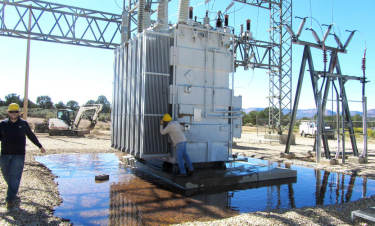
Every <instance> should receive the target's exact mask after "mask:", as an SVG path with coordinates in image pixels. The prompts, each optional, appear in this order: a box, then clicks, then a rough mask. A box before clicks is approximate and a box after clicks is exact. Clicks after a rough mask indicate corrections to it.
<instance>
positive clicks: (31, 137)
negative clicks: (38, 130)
mask: <svg viewBox="0 0 375 226" xmlns="http://www.w3.org/2000/svg"><path fill="white" fill-rule="evenodd" d="M25 128H26V136H27V138H29V140H31V142H33V143H34V144H35V145H36V146H38V148H39V149H40V151H41V152H43V153H44V152H45V150H44V148H43V146H42V145H41V144H40V142H39V140H38V138H37V137H36V136H35V134H34V133H33V131H31V129H30V126H29V124H28V123H27V122H25Z"/></svg>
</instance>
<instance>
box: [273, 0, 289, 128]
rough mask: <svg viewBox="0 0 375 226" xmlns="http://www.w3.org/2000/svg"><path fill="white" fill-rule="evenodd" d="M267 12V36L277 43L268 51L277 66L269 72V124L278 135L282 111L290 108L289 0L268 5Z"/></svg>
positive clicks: (279, 0) (285, 111)
mask: <svg viewBox="0 0 375 226" xmlns="http://www.w3.org/2000/svg"><path fill="white" fill-rule="evenodd" d="M270 15H271V16H270V19H271V22H270V26H271V27H270V39H271V42H272V43H275V44H277V45H276V46H274V47H273V48H272V50H271V55H270V64H271V65H278V68H277V69H276V70H275V69H270V74H269V108H270V113H269V126H270V127H271V128H272V129H277V132H278V133H279V134H281V133H282V128H281V126H282V123H283V122H282V120H283V119H282V114H283V113H288V114H289V113H290V109H291V108H292V40H291V36H290V34H289V33H288V32H287V30H286V29H284V26H283V25H285V24H287V25H289V26H290V27H292V0H278V2H277V3H276V4H270ZM288 123H289V120H288Z"/></svg>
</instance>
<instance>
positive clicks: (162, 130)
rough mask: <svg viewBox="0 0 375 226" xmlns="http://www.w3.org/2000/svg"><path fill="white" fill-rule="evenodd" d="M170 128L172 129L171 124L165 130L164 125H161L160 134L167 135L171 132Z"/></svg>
mask: <svg viewBox="0 0 375 226" xmlns="http://www.w3.org/2000/svg"><path fill="white" fill-rule="evenodd" d="M169 127H170V126H169V124H168V125H167V126H166V127H165V128H163V125H160V133H161V135H165V134H167V133H168V132H169Z"/></svg>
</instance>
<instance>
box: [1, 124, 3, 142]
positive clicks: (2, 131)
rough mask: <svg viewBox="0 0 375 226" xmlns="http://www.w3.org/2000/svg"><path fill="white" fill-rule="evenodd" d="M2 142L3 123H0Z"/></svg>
mask: <svg viewBox="0 0 375 226" xmlns="http://www.w3.org/2000/svg"><path fill="white" fill-rule="evenodd" d="M2 140H3V123H2V122H0V142H1V141H2Z"/></svg>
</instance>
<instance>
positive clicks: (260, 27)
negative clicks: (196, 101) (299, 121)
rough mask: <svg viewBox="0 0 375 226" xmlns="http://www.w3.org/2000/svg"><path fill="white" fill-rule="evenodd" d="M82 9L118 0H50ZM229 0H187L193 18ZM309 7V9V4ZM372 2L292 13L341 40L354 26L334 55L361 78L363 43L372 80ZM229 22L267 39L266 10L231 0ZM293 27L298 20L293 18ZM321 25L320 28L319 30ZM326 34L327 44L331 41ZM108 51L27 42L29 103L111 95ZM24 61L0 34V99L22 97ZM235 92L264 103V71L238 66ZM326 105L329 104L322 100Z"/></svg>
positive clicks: (300, 4)
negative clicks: (342, 50) (327, 27)
mask: <svg viewBox="0 0 375 226" xmlns="http://www.w3.org/2000/svg"><path fill="white" fill-rule="evenodd" d="M52 2H58V3H63V4H66V5H73V6H78V7H83V8H89V9H95V10H101V11H106V12H113V13H117V14H120V13H121V9H120V8H119V7H118V6H117V5H121V2H122V1H121V0H117V3H116V2H115V0H107V1H103V0H64V1H62V0H60V1H56V0H55V1H52ZM230 2H231V1H230V0H226V1H224V0H220V1H218V0H216V1H215V0H212V1H211V2H210V3H209V4H208V5H205V4H204V0H199V1H198V0H191V1H190V5H192V6H195V11H194V14H195V15H197V16H198V18H202V17H203V16H204V12H205V11H206V9H208V10H210V11H211V12H212V14H211V15H212V19H213V18H214V12H215V11H217V10H222V11H223V10H224V9H225V8H226V7H227V5H228V4H229V3H230ZM177 6H178V1H177V0H173V1H172V2H171V3H170V5H169V12H170V13H169V16H170V18H169V20H170V21H175V18H176V16H177ZM310 6H311V7H310ZM374 6H375V1H373V0H363V1H361V3H357V2H355V1H349V0H294V2H293V13H294V16H300V17H304V16H311V15H312V17H314V19H315V20H316V21H318V22H319V23H320V24H330V23H333V24H334V26H335V32H336V34H337V35H338V36H339V37H340V38H341V40H342V42H344V41H345V40H346V38H347V36H348V33H347V32H345V30H353V29H356V30H359V32H358V33H357V34H356V35H355V36H354V38H353V40H352V42H351V44H350V45H349V47H348V53H347V54H341V55H340V57H339V59H340V63H341V68H342V71H343V73H344V74H346V75H356V76H361V75H362V71H361V59H362V56H363V51H364V48H365V46H366V47H367V76H368V78H369V80H374V79H373V77H374V74H375V68H374V66H373V64H372V62H374V61H375V53H374V49H375V42H374V41H373V37H375V31H374V29H373V24H372V23H373V22H374V21H375V15H374V13H373V12H372V11H371V10H373V9H374V8H375V7H374ZM229 11H230V12H233V11H236V13H235V14H234V13H231V14H230V23H231V25H233V26H234V27H235V28H236V29H237V31H238V30H239V26H240V24H241V23H244V22H245V20H246V19H248V18H249V19H251V20H252V32H253V35H254V37H255V38H256V39H262V40H268V39H267V38H268V29H269V14H268V11H266V10H263V9H258V8H256V7H251V6H243V4H240V3H236V4H235V5H234V6H233V7H232V8H231V9H230V10H229ZM315 20H314V21H312V22H311V20H310V19H309V20H308V21H307V23H306V25H305V27H310V26H311V25H312V27H313V28H314V29H315V30H317V31H318V33H319V35H320V36H322V34H321V32H320V28H319V26H318V23H317V22H315ZM293 21H294V23H293V26H294V30H296V29H297V28H298V26H299V23H300V21H299V20H297V19H295V18H293ZM323 29H324V28H323ZM310 36H311V35H310V32H308V31H304V32H303V35H302V37H301V39H303V40H308V41H311V38H310ZM332 40H333V39H332V37H330V40H329V41H328V44H329V45H334V42H332ZM302 51H303V47H302V46H294V47H293V94H294V93H295V88H296V83H297V78H298V72H299V68H300V64H301V58H302ZM313 55H314V63H315V67H316V68H317V69H319V70H322V68H319V67H321V66H322V61H323V60H322V53H321V52H319V51H315V50H313ZM113 57H114V55H113V51H111V50H103V49H96V48H88V47H79V46H71V45H61V44H54V43H47V42H38V41H32V42H31V66H30V88H29V97H30V99H31V100H32V101H35V100H36V98H37V97H38V96H41V95H48V96H50V97H51V98H52V101H53V102H55V103H57V102H58V101H64V102H67V101H69V100H76V101H78V102H79V103H80V104H84V103H86V101H87V100H89V99H96V98H97V97H98V96H99V95H105V96H107V98H108V99H111V96H112V80H113ZM25 59H26V40H22V39H14V38H8V37H2V36H1V37H0V68H1V72H0V79H1V82H0V98H1V99H4V96H5V95H7V94H9V93H17V94H19V95H21V96H23V93H24V91H23V90H24V76H25V64H26V63H25ZM374 86H375V85H374V82H370V83H368V84H367V97H368V109H374V108H375V98H374V88H375V87H374ZM346 88H347V93H348V98H349V99H351V100H360V99H361V85H360V83H359V82H348V83H347V85H346ZM235 93H236V95H242V96H243V107H244V108H249V107H267V106H268V100H267V96H268V75H267V73H266V71H263V70H257V69H256V70H254V71H253V70H248V71H243V70H242V69H238V70H237V73H236V74H235ZM300 100H301V101H300V105H299V106H300V108H314V102H313V98H312V88H311V82H310V80H309V77H308V76H306V77H305V79H304V84H303V92H302V96H301V99H300ZM328 105H329V109H330V108H331V107H330V106H331V103H329V104H328ZM350 108H351V109H352V110H360V109H361V105H360V103H350Z"/></svg>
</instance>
